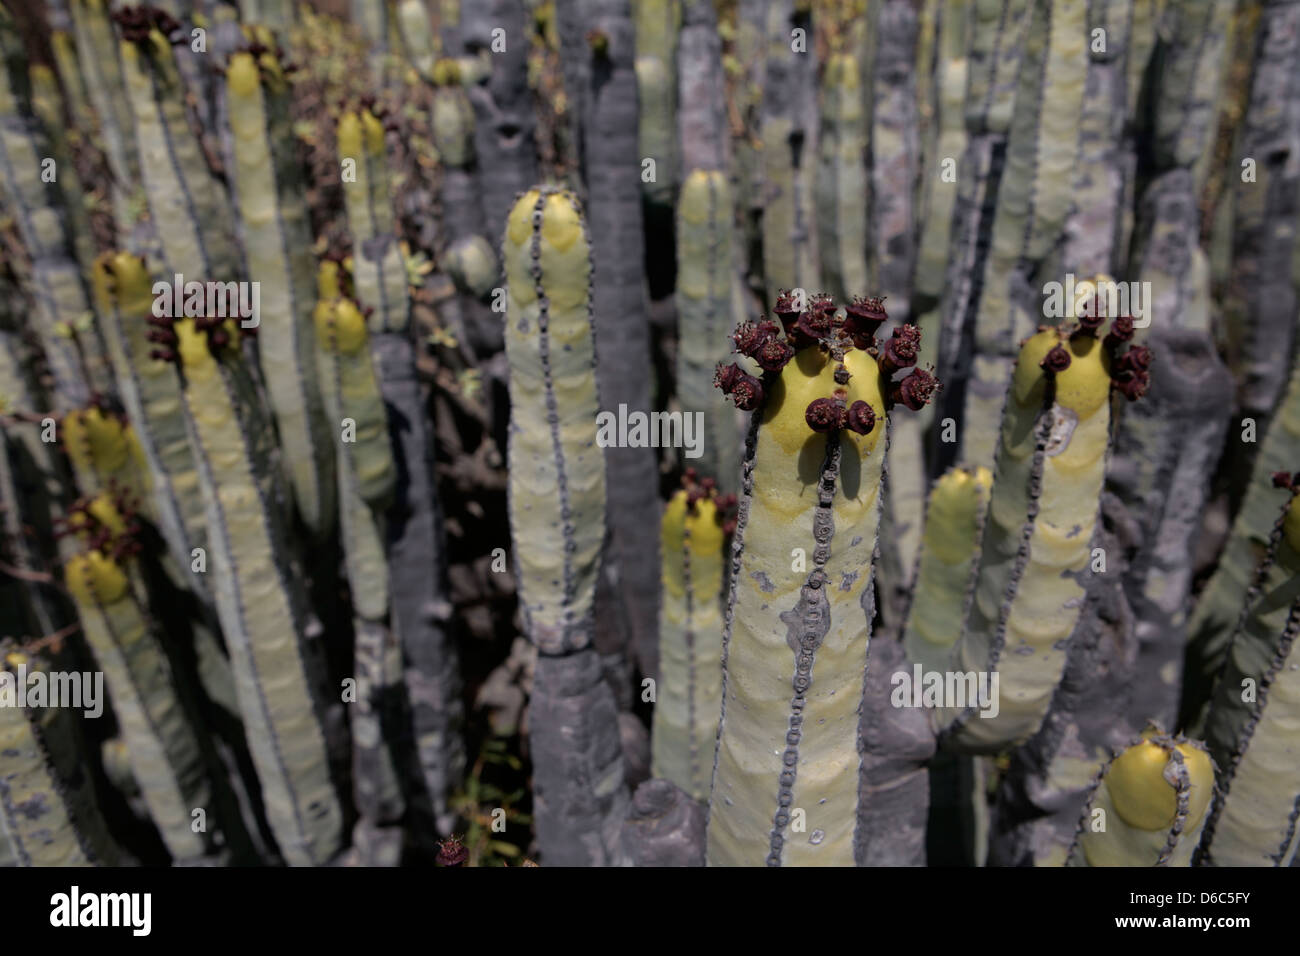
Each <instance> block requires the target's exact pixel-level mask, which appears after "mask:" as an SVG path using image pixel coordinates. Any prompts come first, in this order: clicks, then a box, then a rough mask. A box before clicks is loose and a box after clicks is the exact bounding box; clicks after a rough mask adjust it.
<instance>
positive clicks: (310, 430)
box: [226, 52, 334, 535]
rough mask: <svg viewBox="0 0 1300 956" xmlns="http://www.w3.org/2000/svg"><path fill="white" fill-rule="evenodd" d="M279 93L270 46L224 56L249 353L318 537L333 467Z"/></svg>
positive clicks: (298, 197)
mask: <svg viewBox="0 0 1300 956" xmlns="http://www.w3.org/2000/svg"><path fill="white" fill-rule="evenodd" d="M288 92H289V90H288V85H287V78H286V77H285V74H284V72H283V70H282V69H281V66H280V64H279V62H278V61H277V59H276V57H275V56H274V54H272V53H269V52H267V53H262V54H261V55H260V56H258V57H254V56H253V54H251V53H236V54H235V55H234V56H232V57H231V58H230V62H229V64H228V65H227V66H226V105H227V110H228V113H229V117H230V127H231V134H232V136H233V137H234V143H235V148H234V158H235V168H234V174H235V175H234V181H235V194H236V195H237V196H238V207H239V215H240V222H241V224H242V226H243V241H244V246H245V248H246V249H247V255H248V275H249V279H250V280H251V281H252V282H254V283H257V285H258V287H259V295H258V305H259V316H258V320H259V327H260V328H261V330H262V331H261V334H260V336H259V339H258V358H259V359H260V362H261V370H262V377H263V379H265V381H266V389H267V395H268V397H269V398H270V402H271V408H272V411H273V412H274V414H275V423H276V431H277V434H278V435H279V438H280V442H281V445H282V447H283V448H284V453H285V461H286V464H287V466H288V472H289V478H290V483H291V486H292V488H293V493H294V501H295V502H296V504H297V506H298V513H299V514H300V515H301V516H302V519H303V522H304V523H305V524H306V525H307V527H308V528H309V529H310V530H311V531H312V532H313V533H315V534H317V535H324V534H325V533H326V532H328V530H329V528H330V523H331V521H332V520H333V517H334V496H333V490H334V475H333V472H332V471H331V468H330V465H331V458H330V455H329V445H328V440H327V438H326V424H325V419H324V414H323V411H322V409H321V400H320V395H319V391H318V389H317V387H316V366H315V362H314V361H313V354H312V346H311V334H312V329H311V314H312V307H313V305H314V297H313V292H314V290H313V278H314V277H313V275H312V265H313V263H312V256H311V250H310V247H311V238H310V230H309V225H308V221H307V204H306V201H305V199H304V198H303V196H302V192H301V189H300V185H299V179H300V175H301V174H300V173H299V171H298V170H297V168H296V166H297V159H296V156H295V154H294V149H293V147H294V143H293V135H292V131H291V129H290V126H291V119H290V115H289V102H288Z"/></svg>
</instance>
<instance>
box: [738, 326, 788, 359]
mask: <svg viewBox="0 0 1300 956" xmlns="http://www.w3.org/2000/svg"><path fill="white" fill-rule="evenodd" d="M777 331H778V330H777V327H776V324H775V323H773V322H769V321H768V320H767V319H760V320H759V321H758V322H742V323H741V325H740V328H738V329H736V331H735V333H734V334H733V335H732V336H731V339H732V341H733V342H735V343H736V351H737V352H739V353H740V354H741V355H748V356H749V357H750V358H757V357H758V352H759V350H760V349H762V347H763V346H764V345H766V344H767V343H768V342H770V341H771V340H772V339H773V338H774V337H775V336H776V333H777Z"/></svg>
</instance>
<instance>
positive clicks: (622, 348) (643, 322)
mask: <svg viewBox="0 0 1300 956" xmlns="http://www.w3.org/2000/svg"><path fill="white" fill-rule="evenodd" d="M557 13H559V14H560V21H559V22H560V28H561V45H562V50H563V52H564V57H565V60H566V63H565V81H566V86H567V85H568V82H569V79H570V73H571V72H572V73H573V74H574V76H575V78H576V79H577V81H578V82H579V83H583V81H585V85H582V86H580V87H579V88H578V95H577V96H576V97H573V99H574V103H575V106H577V107H579V108H580V110H581V113H580V115H581V121H580V123H581V139H580V143H579V145H580V147H581V149H580V156H581V157H582V160H583V167H582V172H583V180H584V182H585V183H586V192H587V197H586V198H587V201H586V210H587V215H588V230H589V233H590V236H591V254H592V260H593V274H592V303H593V314H594V316H595V323H596V343H597V344H596V350H597V362H596V378H597V385H598V389H599V393H600V407H601V409H602V410H604V411H610V412H613V413H614V414H618V412H619V407H620V406H622V405H625V406H627V411H628V412H635V411H643V412H646V413H647V414H648V413H649V412H651V411H653V410H654V406H653V405H652V404H651V398H652V393H651V383H652V380H653V378H654V371H653V369H654V366H653V364H652V362H651V356H650V322H649V314H648V312H647V307H646V292H645V288H644V284H643V282H644V280H643V275H642V270H643V265H644V239H643V232H642V212H641V166H640V161H639V157H638V155H637V137H638V125H637V87H636V72H635V70H634V69H633V58H634V56H635V52H636V51H635V46H634V37H633V28H632V18H631V12H630V7H629V4H628V0H579V2H574V3H571V4H560V5H558V7H557ZM575 31H577V36H576V37H575V36H574V35H573V34H574V32H575ZM587 31H596V33H598V34H599V35H601V36H603V37H604V39H605V42H606V45H605V47H604V52H603V53H602V52H600V50H599V49H593V48H592V47H591V45H589V43H588V41H587V39H586V33H587ZM573 56H578V57H580V58H581V61H582V64H581V65H580V66H579V65H576V64H570V63H569V62H568V60H569V59H570V58H571V57H573ZM570 89H572V87H570ZM605 467H606V469H607V472H608V481H607V484H606V488H607V508H606V515H607V518H606V520H607V523H608V526H609V528H610V529H611V532H612V545H613V546H612V548H611V549H609V550H608V551H607V553H606V558H605V562H604V564H605V567H606V568H607V569H608V572H609V573H610V574H612V575H613V580H614V581H616V582H617V583H616V586H614V587H612V588H609V589H607V590H605V591H604V594H605V595H607V596H613V597H614V598H615V599H616V601H617V603H618V604H619V605H621V608H618V609H616V608H613V607H610V606H609V604H608V603H605V605H604V606H603V607H600V608H598V609H597V617H598V619H604V620H605V621H606V622H608V621H610V616H611V615H613V616H614V618H613V620H618V617H617V616H618V615H620V614H621V615H623V620H625V621H626V626H627V630H626V631H625V633H624V635H623V642H622V643H623V645H624V646H625V647H628V648H630V650H631V651H632V652H633V653H635V656H636V661H637V664H638V665H639V668H640V670H641V672H642V674H644V675H645V676H647V677H656V676H657V675H658V670H659V652H658V647H657V638H658V611H659V599H658V596H659V541H658V535H656V534H648V533H647V529H654V528H657V527H658V526H659V500H658V492H659V489H658V468H657V466H656V459H655V455H654V452H653V449H649V448H616V447H610V448H606V449H605ZM605 573H606V572H605V571H604V570H602V574H605ZM602 651H603V652H605V653H606V654H609V653H613V652H614V651H615V649H614V648H602Z"/></svg>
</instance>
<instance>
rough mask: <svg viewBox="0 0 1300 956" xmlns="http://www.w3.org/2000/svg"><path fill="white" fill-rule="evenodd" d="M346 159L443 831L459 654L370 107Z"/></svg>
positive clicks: (354, 121)
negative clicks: (449, 619)
mask: <svg viewBox="0 0 1300 956" xmlns="http://www.w3.org/2000/svg"><path fill="white" fill-rule="evenodd" d="M338 149H339V155H340V156H341V157H343V158H344V159H345V160H347V159H351V160H354V161H355V172H356V177H355V181H349V179H348V178H347V177H345V179H344V192H345V201H346V205H347V214H348V224H349V228H350V231H351V234H352V250H353V255H352V280H353V286H354V289H355V291H356V298H357V300H358V301H359V303H360V305H361V306H362V307H363V308H365V309H367V310H370V311H369V315H368V318H367V326H368V328H369V333H370V351H371V357H372V358H373V360H374V363H375V370H376V376H377V380H378V382H379V388H380V392H381V394H382V396H383V400H384V404H385V406H386V408H387V411H388V421H389V440H390V442H391V447H392V452H393V454H394V456H395V457H396V474H397V476H398V483H397V486H396V487H395V489H394V493H393V497H392V500H391V503H390V505H389V508H388V510H387V513H386V535H385V541H384V552H385V555H386V557H387V560H388V569H389V576H390V578H389V584H390V587H391V589H392V594H393V596H394V600H393V609H392V610H393V628H394V630H395V631H396V633H397V636H398V639H399V640H400V641H401V645H402V652H403V655H404V659H405V661H406V684H407V690H408V693H409V695H410V698H411V704H412V722H413V724H414V728H415V734H416V748H417V751H418V756H419V762H420V767H421V770H422V776H423V780H424V787H425V789H426V790H427V792H428V794H429V796H430V798H431V800H432V802H433V812H434V815H435V821H434V823H435V826H436V827H437V829H438V831H439V832H443V833H446V832H449V831H450V828H451V825H452V821H451V817H450V811H449V809H448V804H447V800H448V794H449V792H450V790H451V788H452V787H453V786H455V783H456V781H457V780H458V779H459V778H460V776H461V773H462V772H463V769H464V762H465V756H464V745H463V744H462V743H461V741H460V737H459V724H460V719H461V707H460V699H459V681H458V678H457V665H456V651H455V645H454V644H453V643H452V641H451V639H450V636H449V634H448V633H447V630H446V629H445V628H444V626H443V625H444V621H445V618H446V613H447V612H446V607H445V599H444V597H443V593H442V578H443V574H444V570H443V556H442V543H441V517H440V515H439V513H438V505H437V498H436V496H435V492H434V485H433V476H432V457H433V448H432V444H431V441H430V437H429V432H428V427H427V425H426V423H425V411H424V402H423V398H422V396H421V390H420V383H419V381H418V379H417V378H416V368H415V361H416V359H415V347H414V345H413V343H412V341H411V333H412V330H411V313H410V292H409V288H408V285H407V277H406V269H405V267H404V265H403V262H402V258H401V254H400V251H399V249H398V245H397V235H396V233H395V226H394V218H393V210H392V199H393V197H392V185H391V181H390V178H389V175H388V171H387V169H386V164H385V158H386V153H385V148H384V131H383V126H382V124H381V123H380V122H379V120H378V119H377V118H376V117H375V116H374V114H373V113H371V112H370V111H369V110H364V111H362V112H361V113H360V114H359V115H358V114H355V113H345V114H344V115H343V116H342V117H341V118H340V120H339V124H338Z"/></svg>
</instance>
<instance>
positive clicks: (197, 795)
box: [64, 494, 215, 861]
mask: <svg viewBox="0 0 1300 956" xmlns="http://www.w3.org/2000/svg"><path fill="white" fill-rule="evenodd" d="M72 517H73V518H74V519H77V530H78V532H79V534H80V535H81V536H82V537H84V538H85V539H86V540H87V541H88V542H89V543H90V545H91V549H90V550H86V551H83V552H81V553H79V554H77V555H75V556H74V557H73V558H71V559H70V560H69V561H68V562H67V564H66V565H65V566H64V578H65V580H66V581H67V585H68V590H69V591H70V592H71V594H72V597H73V600H74V602H75V603H76V606H77V613H78V615H79V616H80V618H81V626H82V632H83V633H84V634H85V636H86V640H87V643H88V644H89V645H90V648H91V651H92V652H93V653H94V655H95V660H96V662H97V663H98V664H99V666H100V667H101V668H103V671H104V676H105V678H106V679H107V683H108V692H109V694H110V695H111V696H112V698H113V709H114V712H115V714H116V715H117V719H118V722H119V723H120V725H121V728H122V733H123V743H124V745H125V747H126V752H127V756H128V759H129V763H130V767H131V776H132V778H133V779H134V780H135V782H136V784H137V785H138V786H139V789H140V792H141V795H142V797H143V800H144V802H145V804H146V806H147V807H148V808H149V811H150V815H151V816H152V817H153V819H154V821H155V822H156V823H157V825H158V829H159V832H160V833H161V834H162V838H163V841H164V842H165V843H166V844H167V849H168V851H169V852H170V853H171V855H172V857H173V859H175V860H178V861H194V860H198V859H201V858H202V857H204V856H206V855H207V854H209V853H210V852H211V851H212V847H213V842H212V841H213V837H214V835H215V827H214V828H213V829H208V828H207V827H206V826H205V827H204V828H203V829H201V830H195V829H194V828H193V827H192V823H193V819H192V814H193V812H194V811H195V810H198V811H200V812H202V813H204V814H205V815H206V814H207V813H208V812H209V811H210V809H211V788H210V785H209V783H208V780H207V776H206V771H205V767H204V765H203V755H202V753H201V752H200V749H199V744H198V740H197V738H196V737H195V735H194V730H193V728H192V727H191V726H190V723H189V721H188V719H187V715H186V713H185V711H184V709H183V707H182V706H181V702H180V700H179V698H178V696H177V691H176V686H175V684H174V682H173V677H172V674H171V669H170V666H169V664H168V661H167V657H166V655H165V653H164V652H163V649H162V647H161V646H160V644H159V641H158V638H157V636H156V634H155V632H154V626H153V624H152V622H151V621H150V620H149V617H148V616H147V613H146V611H145V606H144V596H143V594H144V592H143V584H142V581H141V578H140V574H139V572H138V570H137V569H135V568H134V567H133V566H132V565H133V563H134V562H133V561H132V560H131V555H132V551H133V550H137V549H139V547H140V544H139V541H138V540H136V539H134V537H133V533H132V524H133V522H134V518H133V515H132V514H131V512H130V510H129V508H128V507H126V506H124V505H123V504H121V503H119V501H115V500H114V499H113V498H112V497H110V496H108V495H104V494H101V495H100V496H98V497H96V498H94V499H92V500H90V501H87V502H86V503H84V504H83V505H82V506H81V510H79V511H75V512H73V516H72ZM135 533H136V534H138V526H136V532H135Z"/></svg>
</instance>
